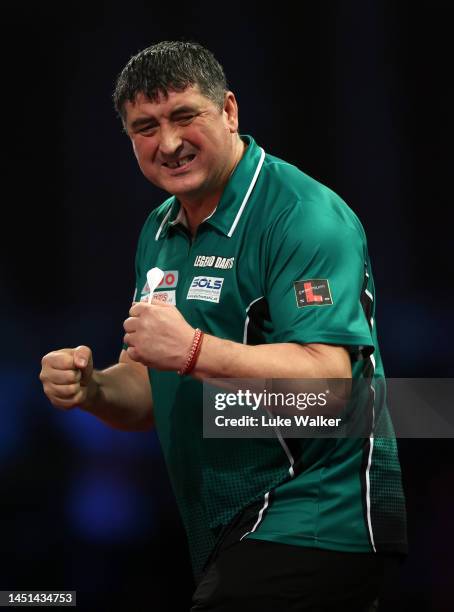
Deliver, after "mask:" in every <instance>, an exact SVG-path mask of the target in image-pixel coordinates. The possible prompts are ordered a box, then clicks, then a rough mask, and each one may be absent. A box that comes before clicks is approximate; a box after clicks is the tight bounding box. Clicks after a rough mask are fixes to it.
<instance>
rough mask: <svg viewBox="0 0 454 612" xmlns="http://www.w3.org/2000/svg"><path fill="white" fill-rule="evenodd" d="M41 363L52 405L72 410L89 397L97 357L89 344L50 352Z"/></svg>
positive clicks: (46, 392) (41, 376)
mask: <svg viewBox="0 0 454 612" xmlns="http://www.w3.org/2000/svg"><path fill="white" fill-rule="evenodd" d="M41 365H42V368H41V372H40V375H39V378H40V380H41V382H42V383H43V388H44V393H45V394H46V395H47V397H48V398H49V400H50V402H51V404H53V405H54V406H57V407H58V408H64V409H67V410H68V409H70V408H74V407H75V406H80V405H81V404H82V403H83V402H84V401H85V400H86V399H87V393H88V385H89V383H90V381H91V377H92V374H93V358H92V354H91V349H89V348H88V346H78V347H77V348H72V349H69V348H68V349H61V350H59V351H52V352H51V353H47V355H44V357H43V358H42V360H41Z"/></svg>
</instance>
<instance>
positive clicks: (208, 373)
mask: <svg viewBox="0 0 454 612" xmlns="http://www.w3.org/2000/svg"><path fill="white" fill-rule="evenodd" d="M193 375H194V376H195V378H198V379H201V380H202V379H204V378H350V377H351V365H350V358H349V356H348V353H347V351H346V350H345V349H344V348H343V347H340V346H339V347H337V346H328V345H323V344H310V345H300V344H293V343H281V344H259V345H257V346H250V345H245V344H239V343H236V342H231V341H229V340H221V339H220V338H216V337H214V336H210V335H205V337H204V339H203V344H202V349H201V351H200V355H199V358H198V360H197V364H196V367H195V369H194V371H193Z"/></svg>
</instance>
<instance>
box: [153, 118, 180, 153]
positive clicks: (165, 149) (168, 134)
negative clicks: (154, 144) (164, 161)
mask: <svg viewBox="0 0 454 612" xmlns="http://www.w3.org/2000/svg"><path fill="white" fill-rule="evenodd" d="M182 146H183V139H182V138H181V135H180V133H179V130H178V127H176V126H171V125H168V126H165V125H161V128H160V130H159V151H160V153H161V155H162V156H163V157H165V158H175V157H176V156H177V154H178V152H179V150H180V149H181V147H182Z"/></svg>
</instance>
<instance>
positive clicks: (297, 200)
mask: <svg viewBox="0 0 454 612" xmlns="http://www.w3.org/2000/svg"><path fill="white" fill-rule="evenodd" d="M262 173H263V174H262V177H261V179H262V180H261V182H260V189H261V192H262V193H261V197H260V199H261V201H262V202H263V205H264V208H265V209H266V210H264V211H263V212H264V213H265V214H266V215H268V217H269V219H270V220H271V222H272V224H274V223H275V222H277V221H279V220H284V219H287V220H288V221H289V222H290V223H294V224H296V225H297V226H301V225H303V227H304V228H305V229H306V230H307V231H309V230H310V229H312V230H314V229H316V228H324V229H328V228H332V229H333V230H337V231H341V230H342V229H345V230H346V231H347V233H348V232H349V231H353V232H354V233H356V234H360V235H361V237H362V238H365V235H364V229H363V227H362V225H361V222H360V220H359V219H358V217H357V216H356V214H355V213H354V212H353V210H352V209H351V208H350V207H349V206H348V204H347V203H346V202H345V201H344V200H343V199H342V198H341V197H340V196H339V195H338V194H337V193H336V192H335V191H333V190H332V189H330V188H329V187H327V186H326V185H324V184H323V183H321V182H320V181H317V180H316V179H314V178H312V177H311V176H309V175H308V174H306V173H305V172H303V171H302V170H300V169H299V168H298V167H297V166H295V165H293V164H290V163H288V162H286V161H283V160H282V159H279V158H278V157H275V156H273V155H269V154H267V155H266V156H265V159H264V163H263V168H262Z"/></svg>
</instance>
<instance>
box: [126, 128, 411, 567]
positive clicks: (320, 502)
mask: <svg viewBox="0 0 454 612" xmlns="http://www.w3.org/2000/svg"><path fill="white" fill-rule="evenodd" d="M242 138H243V140H244V141H245V142H246V143H247V144H248V147H247V149H246V152H245V154H244V156H243V158H242V160H241V161H240V163H239V164H238V166H237V168H236V169H235V171H234V173H233V174H232V176H231V178H230V180H229V182H228V184H227V186H226V188H225V190H224V193H223V195H222V198H221V200H220V202H219V204H218V206H217V208H216V210H215V211H214V213H213V214H212V215H211V216H210V217H209V218H207V219H205V220H204V221H203V223H202V224H201V225H200V226H199V228H198V231H197V234H196V236H195V238H194V240H192V239H191V235H190V233H189V232H188V230H187V228H186V227H185V223H184V215H182V211H180V204H179V202H178V200H177V199H176V198H175V197H171V198H169V199H168V200H166V201H165V202H164V203H163V204H162V205H161V206H159V208H157V209H155V210H154V211H153V212H152V213H151V214H150V216H149V217H148V219H147V221H146V223H145V225H144V227H143V229H142V232H141V235H140V239H139V244H138V249H137V256H136V298H135V299H136V300H139V299H142V300H146V299H147V297H148V293H149V291H148V286H147V282H146V273H147V271H148V270H149V269H150V268H152V267H155V266H157V267H159V268H161V269H162V270H164V271H165V276H164V280H163V282H162V283H161V285H160V286H159V287H158V290H157V291H156V293H155V297H158V298H159V299H163V300H165V301H168V302H170V303H172V304H175V305H176V306H177V308H178V309H179V310H180V312H181V313H182V315H183V316H184V317H185V319H186V320H187V321H188V322H189V323H190V324H191V325H192V326H194V327H199V328H200V329H202V330H203V331H205V332H207V333H209V334H213V335H214V336H217V337H219V338H226V339H229V340H233V341H235V342H241V343H247V344H264V343H276V342H295V343H315V342H317V343H328V344H330V343H331V344H337V345H343V346H345V347H347V348H348V350H349V352H350V355H351V360H352V370H353V376H354V377H361V376H364V377H369V378H370V377H371V376H373V375H374V374H375V375H377V376H383V368H382V363H381V358H380V352H379V348H378V343H377V336H376V326H375V323H374V311H375V300H374V296H375V293H374V285H373V280H372V273H371V268H370V262H369V257H368V253H367V245H366V238H365V235H364V230H363V228H362V226H361V223H360V222H359V220H358V219H357V217H356V216H355V214H354V213H353V212H352V210H351V209H350V208H349V207H348V206H347V205H346V204H345V202H343V201H342V200H341V198H340V197H339V196H337V195H336V194H335V193H333V191H331V190H330V189H328V188H327V187H325V186H324V185H321V184H320V183H318V182H317V181H315V180H314V179H312V178H310V177H309V176H307V175H306V174H304V173H303V172H301V171H300V170H299V169H298V168H296V167H295V166H292V165H290V164H288V163H286V162H284V161H282V160H280V159H278V158H276V157H273V156H271V155H268V154H265V152H264V151H263V149H262V148H260V147H259V146H258V145H257V144H256V143H255V141H254V140H253V139H252V138H251V137H250V136H242ZM149 373H150V380H151V385H152V392H153V404H154V412H155V421H156V427H157V431H158V435H159V439H160V442H161V445H162V449H163V453H164V457H165V460H166V463H167V467H168V470H169V475H170V478H171V481H172V484H173V489H174V492H175V495H176V499H177V502H178V505H179V508H180V511H181V515H182V518H183V522H184V524H185V527H186V531H187V534H188V539H189V545H190V550H191V555H192V560H193V565H194V571H195V574H196V576H197V575H199V574H200V572H201V569H202V567H203V564H204V562H205V561H206V559H207V556H208V555H209V553H210V551H211V550H212V548H213V546H214V545H215V543H216V538H217V536H218V534H219V532H220V530H221V529H222V527H223V526H224V525H226V524H227V523H228V522H229V521H230V520H231V519H232V518H233V517H234V516H235V515H236V514H237V513H238V512H239V511H240V510H241V509H242V508H244V507H245V506H247V505H248V504H250V503H252V502H260V503H261V512H260V515H258V516H257V522H256V524H255V526H254V528H253V529H251V531H250V532H249V533H248V534H247V535H246V537H248V538H258V539H264V540H273V541H276V542H284V543H289V544H296V545H301V546H313V547H319V548H325V549H331V550H340V551H358V552H370V551H374V550H375V551H385V550H386V551H405V547H406V543H405V540H406V536H405V508H404V498H403V494H402V486H401V476H400V467H399V461H398V457H397V448H396V443H395V440H394V439H393V438H392V437H391V438H390V437H387V438H375V437H374V435H373V426H374V419H376V415H377V414H378V409H379V408H381V409H382V413H383V410H384V406H383V405H382V406H380V407H379V406H378V405H377V402H380V403H381V404H383V402H384V399H383V397H382V396H381V395H380V394H377V395H376V396H374V397H373V401H371V402H369V405H368V406H366V407H365V410H369V411H370V416H371V436H370V437H369V438H362V439H345V438H343V439H305V440H296V441H295V440H292V441H291V443H290V441H285V440H278V439H250V440H245V439H236V440H235V439H225V440H224V439H204V438H203V435H202V384H201V383H200V382H198V381H196V380H194V379H192V378H191V377H190V376H185V377H180V376H178V374H177V373H176V372H159V371H156V370H150V372H149ZM383 414H385V413H383Z"/></svg>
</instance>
